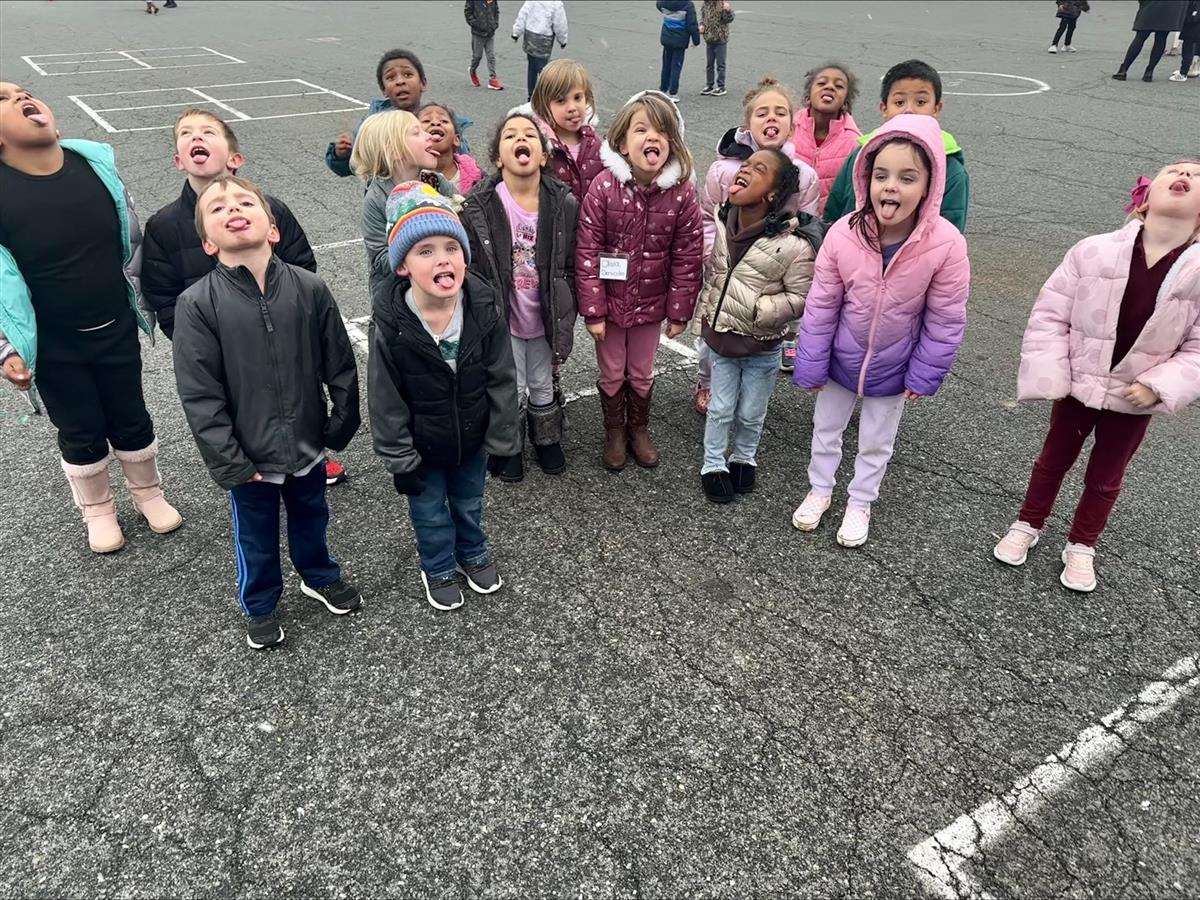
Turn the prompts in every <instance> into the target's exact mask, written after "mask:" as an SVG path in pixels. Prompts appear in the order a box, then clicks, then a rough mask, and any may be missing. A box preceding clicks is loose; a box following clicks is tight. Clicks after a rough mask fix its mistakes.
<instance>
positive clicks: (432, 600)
mask: <svg viewBox="0 0 1200 900" xmlns="http://www.w3.org/2000/svg"><path fill="white" fill-rule="evenodd" d="M421 584H423V585H424V586H425V599H426V600H428V601H429V605H430V606H432V607H433V608H434V609H439V610H441V611H442V612H449V611H450V610H452V609H458V608H459V607H460V606H462V605H463V603H465V602H466V601H465V600H464V599H463V593H462V588H460V587H459V586H458V578H457V577H455V576H454V575H451V576H450V577H449V578H439V579H438V580H437V581H430V580H429V576H428V575H426V574H425V572H424V571H422V572H421Z"/></svg>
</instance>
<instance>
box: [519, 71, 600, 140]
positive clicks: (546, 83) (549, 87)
mask: <svg viewBox="0 0 1200 900" xmlns="http://www.w3.org/2000/svg"><path fill="white" fill-rule="evenodd" d="M576 85H579V86H580V87H582V88H583V96H584V99H586V100H587V105H588V113H589V116H585V120H586V119H587V118H589V117H590V114H591V113H592V112H594V111H595V109H596V92H595V89H594V88H593V86H592V78H591V76H590V75H588V73H587V69H585V68H584V67H583V66H581V65H580V64H579V63H577V62H576V61H575V60H573V59H556V60H554V61H553V62H551V63H549V64H548V65H547V66H546V68H544V69H542V74H541V75H539V76H538V80H537V85H536V86H535V87H534V89H533V96H532V97H530V98H529V102H530V104H532V106H533V111H534V112H535V113H537V116H538V118H539V119H541V120H542V121H543V122H545V123H546V124H548V125H550V126H551V127H553V125H554V115H553V113H551V112H550V104H551V103H553V102H555V101H557V100H565V99H566V97H567V94H569V93H571V91H572V89H573V88H574V87H575V86H576Z"/></svg>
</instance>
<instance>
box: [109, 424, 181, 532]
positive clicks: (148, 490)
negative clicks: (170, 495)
mask: <svg viewBox="0 0 1200 900" xmlns="http://www.w3.org/2000/svg"><path fill="white" fill-rule="evenodd" d="M113 453H114V455H115V456H116V457H117V459H118V460H120V463H121V469H122V471H124V473H125V483H126V484H127V485H129V493H130V496H132V497H133V505H134V506H136V507H137V510H138V512H140V513H141V514H142V515H143V516H144V517H145V519H146V522H147V524H149V526H150V530H151V531H153V532H154V533H155V534H166V533H167V532H169V531H174V530H175V529H176V528H178V527H179V526H180V525H182V524H183V516H181V515H180V514H179V512H178V511H177V510H176V509H175V507H173V506H172V505H171V504H170V503H168V502H167V501H166V498H165V497H163V492H162V477H161V476H160V475H159V474H158V463H157V461H156V459H157V457H158V439H157V438H155V440H154V441H153V442H151V444H150V446H149V447H145V448H143V449H141V450H114V451H113Z"/></svg>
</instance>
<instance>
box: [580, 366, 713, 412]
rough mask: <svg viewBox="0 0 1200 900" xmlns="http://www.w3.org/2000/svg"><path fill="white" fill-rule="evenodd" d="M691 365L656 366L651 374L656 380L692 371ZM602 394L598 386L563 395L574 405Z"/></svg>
mask: <svg viewBox="0 0 1200 900" xmlns="http://www.w3.org/2000/svg"><path fill="white" fill-rule="evenodd" d="M691 367H692V364H691V363H675V364H674V365H671V366H655V367H654V370H653V372H652V373H651V374H652V375H653V376H654V377H655V378H657V377H658V376H659V375H665V374H666V373H667V372H681V371H683V370H684V369H690V368H691ZM599 393H600V389H599V388H598V387H596V385H594V384H593V385H592V386H590V387H585V388H581V389H580V390H578V391H567V392H566V393H564V394H563V404H564V405H566V404H568V403H574V402H575V401H576V400H582V399H584V398H585V397H595V396H596V395H597V394H599Z"/></svg>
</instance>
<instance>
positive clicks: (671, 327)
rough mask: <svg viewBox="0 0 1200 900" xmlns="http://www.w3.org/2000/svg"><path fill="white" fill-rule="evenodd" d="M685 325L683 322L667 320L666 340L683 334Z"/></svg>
mask: <svg viewBox="0 0 1200 900" xmlns="http://www.w3.org/2000/svg"><path fill="white" fill-rule="evenodd" d="M685 328H687V325H686V324H685V323H683V322H668V323H667V340H673V339H675V338H677V337H679V336H680V335H681V334H683V329H685Z"/></svg>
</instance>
